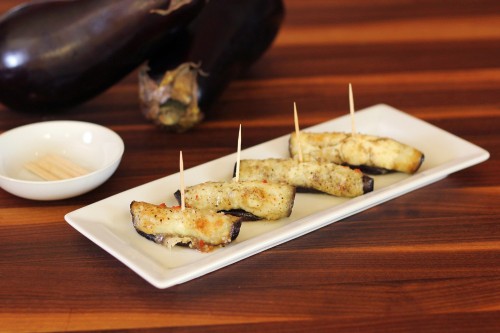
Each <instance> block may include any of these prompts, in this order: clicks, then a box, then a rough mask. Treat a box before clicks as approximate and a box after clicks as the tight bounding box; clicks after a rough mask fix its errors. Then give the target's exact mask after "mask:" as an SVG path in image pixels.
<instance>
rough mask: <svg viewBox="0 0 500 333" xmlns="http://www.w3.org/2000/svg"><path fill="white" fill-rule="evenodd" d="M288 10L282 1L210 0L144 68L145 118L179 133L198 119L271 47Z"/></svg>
mask: <svg viewBox="0 0 500 333" xmlns="http://www.w3.org/2000/svg"><path fill="white" fill-rule="evenodd" d="M284 14H285V8H284V4H283V1H282V0H210V1H209V2H208V3H207V4H206V6H205V7H204V8H203V9H202V11H201V13H200V14H199V15H198V16H197V17H196V19H195V20H193V22H191V23H190V25H189V26H188V27H187V28H186V29H185V30H184V31H180V32H179V33H177V34H176V40H175V41H174V42H172V43H170V44H169V43H167V44H166V47H165V48H164V49H162V50H160V51H158V52H156V53H155V54H154V55H153V56H152V57H151V58H150V59H149V62H148V63H147V64H146V65H144V66H141V67H140V69H139V95H140V101H141V108H142V112H143V113H144V115H145V116H146V118H148V119H150V120H152V121H154V122H155V123H157V124H159V125H160V126H161V127H163V128H165V129H167V130H172V131H178V132H182V131H186V130H188V129H189V128H191V127H193V126H195V125H196V124H197V123H199V122H200V121H201V120H202V119H203V116H204V112H206V111H207V109H208V108H209V107H210V106H211V105H212V104H213V102H214V101H215V100H216V99H217V98H218V97H219V95H220V94H221V93H222V92H223V91H224V89H225V88H226V86H227V85H228V84H229V83H230V81H231V80H233V79H235V78H236V77H237V76H239V75H240V74H242V73H243V72H244V71H245V70H247V69H248V68H249V67H250V66H251V65H252V64H253V63H254V62H255V61H256V60H257V59H259V58H260V57H261V56H262V54H263V53H264V52H265V51H266V50H267V49H268V48H269V46H270V45H271V44H272V42H273V40H274V38H275V37H276V35H277V33H278V31H279V29H280V26H281V24H282V21H283V18H284Z"/></svg>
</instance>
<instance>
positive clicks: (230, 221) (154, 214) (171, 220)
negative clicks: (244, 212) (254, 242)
mask: <svg viewBox="0 0 500 333" xmlns="http://www.w3.org/2000/svg"><path fill="white" fill-rule="evenodd" d="M130 212H131V214H132V218H133V219H132V221H133V224H134V227H135V228H136V229H137V230H139V231H141V232H143V233H145V234H148V235H153V236H155V237H154V239H155V241H156V242H157V243H161V244H163V245H165V246H167V247H172V246H173V245H175V244H177V243H189V244H190V246H191V247H195V248H198V249H199V250H202V251H203V250H204V248H205V249H210V248H211V247H213V246H220V245H225V244H228V243H230V242H231V237H232V235H233V227H234V225H235V223H237V222H239V221H240V219H239V218H238V217H235V216H231V215H224V214H222V213H217V212H214V211H209V210H197V209H193V208H186V209H184V210H181V209H180V208H178V207H164V206H161V205H153V204H150V203H146V202H138V201H133V202H132V203H131V205H130Z"/></svg>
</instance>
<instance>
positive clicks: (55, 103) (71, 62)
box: [0, 0, 205, 111]
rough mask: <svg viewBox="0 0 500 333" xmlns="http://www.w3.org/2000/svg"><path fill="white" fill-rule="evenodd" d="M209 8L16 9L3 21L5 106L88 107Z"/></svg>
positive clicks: (98, 4)
mask: <svg viewBox="0 0 500 333" xmlns="http://www.w3.org/2000/svg"><path fill="white" fill-rule="evenodd" d="M204 3H205V1H204V0H146V1H145V0H121V1H116V0H74V1H61V0H48V1H45V0H42V1H36V2H29V3H25V4H23V5H20V6H17V7H14V8H13V9H12V10H10V11H9V12H7V13H6V14H5V15H3V16H2V18H0V101H1V102H2V103H3V104H5V105H6V106H8V107H9V108H11V109H15V110H21V111H52V110H58V109H65V108H69V107H73V106H76V105H78V104H81V103H83V102H85V101H87V100H89V99H91V98H93V97H95V96H97V95H98V94H100V93H102V92H104V91H105V90H106V89H108V88H109V87H111V86H112V85H113V84H115V83H116V82H118V81H119V80H120V79H122V78H123V77H125V76H126V75H127V74H129V73H130V72H132V71H133V70H134V69H136V68H137V67H138V66H139V65H141V64H142V63H144V61H145V60H146V59H147V58H148V57H149V56H151V54H152V53H153V52H155V50H156V49H157V48H158V47H159V45H160V44H162V43H165V42H166V41H168V40H170V39H171V38H173V37H172V36H173V35H174V34H175V33H176V32H177V31H179V29H180V28H181V27H182V26H184V25H187V24H188V23H189V22H190V21H191V20H192V19H193V18H194V17H195V16H196V15H197V14H198V13H199V12H200V10H201V8H202V7H203V6H204ZM155 11H159V12H160V13H156V12H155Z"/></svg>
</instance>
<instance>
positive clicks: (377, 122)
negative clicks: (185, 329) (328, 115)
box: [65, 104, 490, 288]
mask: <svg viewBox="0 0 500 333" xmlns="http://www.w3.org/2000/svg"><path fill="white" fill-rule="evenodd" d="M350 126H351V119H350V116H349V115H348V114H347V115H345V116H342V117H340V118H336V119H333V120H330V121H327V122H325V123H322V124H318V125H316V126H313V127H310V128H306V129H304V130H305V131H314V132H327V131H344V132H345V131H346V130H350V128H351V127H350ZM356 126H357V129H358V131H359V132H360V133H365V134H372V135H379V136H385V137H390V138H393V139H396V140H398V141H401V142H404V143H406V144H409V145H411V146H413V147H415V148H417V149H419V150H421V151H422V152H424V154H425V161H424V163H423V164H422V167H421V168H420V169H419V170H418V172H417V173H415V174H413V175H407V174H402V173H393V174H387V175H379V176H373V178H375V189H374V191H373V192H370V193H367V194H365V195H362V196H359V197H356V198H352V199H347V198H338V197H333V196H329V195H324V194H312V193H297V195H296V197H295V203H294V207H293V211H292V215H291V216H290V217H288V218H285V219H282V220H279V221H273V222H268V221H256V222H251V223H244V224H243V225H242V226H241V230H240V234H239V235H238V238H236V240H235V241H233V242H232V243H231V244H229V245H228V246H226V247H224V248H221V249H217V250H216V251H213V252H210V253H200V252H198V251H195V250H192V249H189V248H184V247H179V246H174V247H173V248H172V249H168V248H166V247H164V246H161V245H158V244H156V243H154V242H151V241H149V240H147V239H146V238H144V237H142V236H140V235H139V234H138V233H137V232H136V231H135V229H134V227H133V225H132V218H131V215H130V202H131V201H132V200H140V201H148V202H151V203H156V204H159V203H165V204H167V205H169V206H172V205H177V201H176V199H175V198H174V196H173V193H174V192H175V191H176V190H178V189H179V174H178V173H176V174H173V175H170V176H167V177H164V178H161V179H158V180H155V181H152V182H150V183H147V184H144V185H141V186H138V187H135V188H132V189H130V190H127V191H125V192H122V193H119V194H116V195H113V196H112V197H109V198H107V199H104V200H100V201H98V202H96V203H93V204H91V205H88V206H86V207H83V208H80V209H78V210H75V211H73V212H70V213H68V214H66V216H65V219H66V221H67V222H68V223H69V224H70V225H72V226H73V227H74V228H75V229H76V230H78V231H79V232H80V233H82V234H83V235H85V236H86V237H87V238H89V239H90V240H91V241H93V242H94V243H96V244H97V245H98V246H100V247H102V248H103V249H104V250H105V251H107V252H109V253H110V254H111V255H113V256H115V257H116V258H117V259H118V260H120V261H121V262H123V263H124V264H125V265H127V266H128V267H130V268H131V269H132V270H133V271H134V272H136V273H137V274H139V275H140V276H142V277H143V278H144V279H145V280H147V281H148V282H149V283H151V284H152V285H154V286H155V287H157V288H168V287H171V286H173V285H176V284H180V283H184V282H187V281H189V280H192V279H195V278H198V277H200V276H203V275H205V274H208V273H210V272H213V271H215V270H217V269H220V268H222V267H225V266H227V265H230V264H233V263H235V262H237V261H239V260H242V259H244V258H247V257H249V256H252V255H255V254H257V253H259V252H262V251H264V250H266V249H269V248H271V247H273V246H276V245H278V244H281V243H284V242H287V241H289V240H292V239H294V238H297V237H300V236H302V235H304V234H307V233H309V232H311V231H314V230H317V229H319V228H322V227H324V226H326V225H329V224H331V223H334V222H336V221H339V220H342V219H344V218H346V217H348V216H350V215H353V214H356V213H359V212H362V211H364V210H366V209H369V208H371V207H373V206H376V205H379V204H382V203H383V202H386V201H388V200H391V199H393V198H396V197H398V196H400V195H403V194H405V193H408V192H411V191H414V190H417V189H419V188H421V187H423V186H426V185H429V184H431V183H434V182H437V181H439V180H441V179H443V178H444V177H446V176H448V175H449V174H451V173H453V172H457V171H459V170H462V169H465V168H468V167H470V166H473V165H475V164H478V163H481V162H483V161H485V160H487V159H488V158H489V156H490V155H489V153H488V152H487V151H486V150H484V149H482V148H481V147H478V146H476V145H474V144H472V143H470V142H468V141H465V140H464V139H461V138H459V137H457V136H455V135H453V134H451V133H449V132H446V131H444V130H442V129H440V128H438V127H435V126H433V125H431V124H429V123H426V122H424V121H422V120H420V119H417V118H415V117H412V116H410V115H408V114H406V113H404V112H402V111H399V110H397V109H394V108H392V107H390V106H388V105H385V104H379V105H375V106H372V107H370V108H367V109H365V110H360V111H357V112H356ZM290 128H293V124H292V125H291V126H290ZM291 131H292V129H291ZM288 140H289V135H284V136H281V137H279V138H276V139H274V140H271V141H268V142H264V143H262V144H259V145H257V146H254V147H251V148H248V149H245V150H243V151H242V152H241V158H242V159H259V158H262V159H264V158H271V157H278V158H279V157H282V158H285V157H288V156H289V153H288ZM235 161H236V153H234V154H231V155H228V156H225V157H222V158H219V159H216V160H213V161H211V162H208V163H205V164H202V165H198V166H196V167H193V168H191V169H188V170H185V171H184V177H185V180H186V186H191V185H195V184H197V183H201V182H205V181H209V180H230V179H231V178H232V175H233V166H234V163H235Z"/></svg>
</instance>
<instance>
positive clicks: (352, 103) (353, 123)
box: [349, 83, 356, 136]
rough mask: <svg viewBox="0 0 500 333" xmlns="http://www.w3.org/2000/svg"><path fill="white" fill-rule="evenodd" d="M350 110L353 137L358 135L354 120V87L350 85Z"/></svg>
mask: <svg viewBox="0 0 500 333" xmlns="http://www.w3.org/2000/svg"><path fill="white" fill-rule="evenodd" d="M349 108H350V113H351V132H352V136H355V135H356V123H355V120H354V97H353V94H352V85H351V84H350V83H349Z"/></svg>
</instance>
